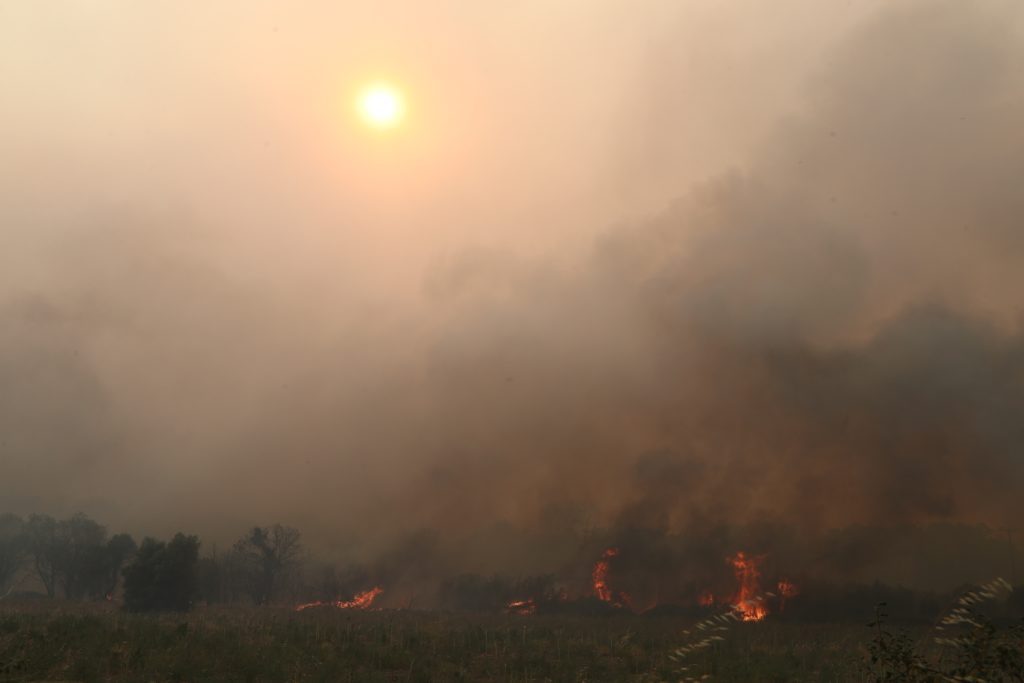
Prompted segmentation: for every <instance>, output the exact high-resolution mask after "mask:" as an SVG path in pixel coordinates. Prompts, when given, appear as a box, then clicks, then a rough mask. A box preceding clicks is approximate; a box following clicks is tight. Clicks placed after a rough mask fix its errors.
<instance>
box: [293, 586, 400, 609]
mask: <svg viewBox="0 0 1024 683" xmlns="http://www.w3.org/2000/svg"><path fill="white" fill-rule="evenodd" d="M383 592H384V589H383V588H381V587H380V586H374V587H373V588H371V589H369V590H365V591H363V592H362V593H359V594H357V595H356V596H355V597H354V598H352V599H351V600H336V601H334V602H330V601H322V600H317V601H316V602H307V603H305V604H303V605H299V606H298V607H296V608H295V611H296V612H301V611H303V610H306V609H309V608H311V607H336V608H338V609H370V606H371V605H373V601H374V600H376V599H377V596H378V595H380V594H381V593H383Z"/></svg>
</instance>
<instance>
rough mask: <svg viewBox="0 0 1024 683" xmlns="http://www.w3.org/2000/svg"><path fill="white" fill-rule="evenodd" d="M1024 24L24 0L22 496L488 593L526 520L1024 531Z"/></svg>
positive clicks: (15, 71)
mask: <svg viewBox="0 0 1024 683" xmlns="http://www.w3.org/2000/svg"><path fill="white" fill-rule="evenodd" d="M1022 30H1024V11H1022V9H1021V8H1020V7H1019V6H1018V3H1015V2H1012V1H1008V0H986V1H985V2H976V3H962V2H954V1H953V0H928V1H912V0H897V1H895V2H881V1H864V2H856V3H853V2H839V1H838V0H827V1H824V2H822V1H821V0H816V1H811V0H780V1H778V2H772V3H762V2H753V1H748V0H735V1H733V2H728V3H723V2H720V1H718V0H715V1H712V0H671V1H668V0H666V1H661V0H644V1H643V2H636V1H635V0H633V1H630V2H625V1H621V2H620V1H613V0H587V1H583V0H560V1H559V2H551V1H543V2H541V1H525V2H517V3H481V2H470V1H465V2H454V1H451V2H432V3H421V2H388V1H385V2H375V3H359V2H306V3H301V4H296V3H285V2H273V1H267V2H251V1H245V2H241V1H239V2H228V1H225V2H219V3H215V4H210V3H169V2H168V3H133V2H127V1H122V2H113V1H107V0H97V1H95V2H90V3H71V2H29V3H26V2H15V1H13V0H11V1H0V92H2V93H3V106H2V107H0V384H2V386H3V387H4V391H3V392H2V394H0V508H3V509H9V510H11V511H13V512H17V513H20V514H28V513H30V512H33V511H37V512H49V513H52V514H56V515H64V514H70V513H73V512H76V511H84V512H87V513H89V514H91V515H93V516H95V517H97V518H99V519H101V520H103V521H105V522H106V523H107V524H109V525H111V526H112V527H117V528H125V529H127V530H129V531H132V532H133V533H136V534H140V535H141V534H143V533H151V534H157V535H166V534H169V533H173V532H174V531H177V530H179V529H184V530H190V531H194V532H198V533H201V534H202V535H203V536H204V538H205V539H208V541H209V543H221V544H223V543H230V541H231V540H232V539H233V538H236V537H237V536H238V535H239V534H240V533H241V532H242V531H244V529H246V528H247V527H249V526H251V525H253V524H256V523H262V524H267V523H271V522H275V521H280V522H283V523H287V524H292V525H294V526H297V527H299V528H300V529H302V530H303V531H304V533H305V534H306V537H307V539H308V540H309V541H310V543H312V544H314V545H316V546H317V547H319V548H322V549H324V551H325V552H330V553H335V554H337V555H338V556H345V557H349V556H352V557H369V556H372V555H374V554H375V553H379V552H383V550H382V549H384V548H386V547H390V546H389V544H391V543H393V542H394V539H396V538H400V537H403V535H405V534H409V533H414V532H416V531H417V530H422V529H429V530H433V531H435V532H437V533H440V534H442V536H443V537H445V538H450V539H458V541H459V542H460V543H462V547H465V548H476V549H477V550H475V551H466V552H465V555H466V557H464V558H463V560H464V561H465V562H466V563H467V565H468V566H472V567H474V568H480V569H487V570H489V569H490V568H491V567H493V566H494V565H495V564H497V563H499V559H500V563H501V564H507V562H508V561H509V559H508V558H507V557H506V555H507V554H508V551H502V550H500V549H497V548H496V547H495V546H497V545H500V543H498V542H497V541H495V540H494V533H493V530H494V529H504V530H506V532H507V533H508V534H509V537H510V538H511V537H512V536H516V534H527V535H529V533H527V532H528V531H529V530H537V529H545V528H548V527H549V526H550V525H552V524H554V525H555V526H556V527H557V526H558V525H567V526H572V527H573V528H577V527H587V528H591V527H600V528H613V529H627V528H644V529H661V530H674V531H681V530H686V529H693V528H695V527H698V526H699V527H701V528H708V527H714V526H715V525H721V524H748V523H751V522H753V521H763V520H771V521H773V522H777V523H778V524H780V525H797V526H798V527H800V528H804V529H807V530H808V531H809V532H811V531H813V532H814V533H825V532H826V531H827V530H828V529H833V528H845V527H849V526H851V525H871V524H883V523H912V524H916V523H932V522H955V523H965V524H974V523H985V524H990V525H993V526H999V525H1005V524H1008V523H1009V520H1013V519H1019V518H1020V514H1021V513H1022V512H1024V509H1022V508H1021V505H1022V503H1021V499H1020V496H1019V495H1018V493H1017V492H1018V491H1019V490H1020V487H1021V486H1022V485H1024V461H1022V458H1024V455H1022V454H1024V449H1022V446H1024V428H1022V426H1021V422H1020V420H1019V415H1020V410H1021V409H1022V408H1024V340H1022V337H1021V329H1020V321H1021V318H1020V315H1021V306H1022V299H1021V292H1024V287H1022V285H1024V282H1021V280H1022V279H1024V276H1022V275H1021V273H1024V269H1022V268H1020V265H1021V264H1022V262H1024V258H1022V257H1024V238H1022V235H1024V232H1022V228H1021V225H1020V221H1021V216H1022V215H1024V193H1021V192H1020V191H1019V188H1020V186H1021V183H1022V181H1024V162H1022V161H1021V159H1024V154H1022V152H1024V132H1022V131H1024V128H1021V126H1020V125H1019V122H1020V121H1021V120H1024V89H1022V88H1021V85H1020V84H1021V82H1024V81H1022V79H1021V77H1022V74H1024V33H1022ZM380 79H384V80H387V81H389V82H391V83H393V84H394V85H395V86H396V87H398V88H400V89H401V91H402V92H403V95H404V97H405V99H406V102H407V105H408V111H407V113H406V117H405V119H404V120H403V122H402V124H401V125H400V126H397V127H395V128H394V129H390V130H387V131H379V130H373V129H370V128H368V127H367V126H366V125H365V124H364V122H362V121H360V120H359V118H358V117H357V116H356V115H355V114H354V108H353V100H354V98H355V97H356V95H357V93H358V92H359V90H360V88H363V87H365V86H366V84H368V83H371V82H374V81H376V80H380ZM524 530H527V531H524ZM530 533H532V532H530ZM516 537H517V538H518V536H516ZM452 543H455V540H452ZM523 543H526V541H523ZM517 547H518V546H517ZM559 552H560V551H558V550H543V551H537V553H523V554H522V555H523V556H528V557H527V558H526V559H523V557H522V556H518V559H517V560H514V561H519V562H521V563H522V565H523V568H524V570H525V569H535V568H536V567H538V566H550V565H551V564H552V563H555V562H557V561H558V560H559V558H560V557H561V556H560V555H559ZM503 553H504V554H503ZM545 553H547V554H545Z"/></svg>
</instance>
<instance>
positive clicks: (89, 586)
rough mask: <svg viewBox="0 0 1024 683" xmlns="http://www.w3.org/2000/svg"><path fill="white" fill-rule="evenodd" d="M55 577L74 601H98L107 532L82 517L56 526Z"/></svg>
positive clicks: (104, 581) (102, 577) (104, 562)
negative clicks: (92, 599) (88, 596)
mask: <svg viewBox="0 0 1024 683" xmlns="http://www.w3.org/2000/svg"><path fill="white" fill-rule="evenodd" d="M56 540H57V553H56V557H57V567H56V573H55V576H56V578H57V581H58V582H59V583H60V585H61V587H62V588H63V589H64V595H65V597H67V598H71V599H74V600H77V599H81V598H84V597H86V596H87V595H91V596H93V597H101V596H102V595H103V594H104V593H105V591H104V590H103V587H104V586H105V585H106V583H107V580H106V577H107V559H108V558H107V554H106V544H107V529H106V527H104V526H103V525H101V524H99V523H97V522H96V521H94V520H92V519H90V518H89V517H87V516H86V515H84V514H82V513H80V512H79V513H77V514H75V515H73V516H72V517H71V518H70V519H65V520H62V521H60V522H58V523H57V539H56Z"/></svg>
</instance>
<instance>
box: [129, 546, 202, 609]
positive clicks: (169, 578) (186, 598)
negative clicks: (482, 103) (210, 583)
mask: <svg viewBox="0 0 1024 683" xmlns="http://www.w3.org/2000/svg"><path fill="white" fill-rule="evenodd" d="M198 564H199V538H197V537H196V536H185V535H184V534H180V533H179V534H177V535H175V537H174V538H173V539H171V541H170V542H169V543H164V542H162V541H157V540H156V539H153V538H146V539H144V540H143V541H142V545H141V546H140V547H139V550H138V552H137V553H136V555H135V559H134V560H133V561H132V563H131V564H130V565H128V566H127V567H125V569H124V606H125V609H127V610H129V611H131V612H152V611H177V612H184V611H186V610H188V609H189V608H190V607H191V606H192V601H193V600H194V599H195V597H196V595H197V593H198V590H199V573H198Z"/></svg>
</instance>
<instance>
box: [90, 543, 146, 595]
mask: <svg viewBox="0 0 1024 683" xmlns="http://www.w3.org/2000/svg"><path fill="white" fill-rule="evenodd" d="M136 550H138V546H137V545H135V539H134V538H132V537H131V535H130V534H115V535H114V536H113V537H111V539H110V540H109V541H107V546H106V548H105V552H104V562H103V571H104V582H103V584H102V585H101V586H100V588H101V590H100V591H97V592H96V593H95V596H96V597H106V596H110V595H113V594H114V591H115V590H116V589H117V580H118V579H119V578H121V570H122V569H123V568H124V565H125V563H126V562H128V560H130V559H131V558H132V556H133V555H135V551H136Z"/></svg>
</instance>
